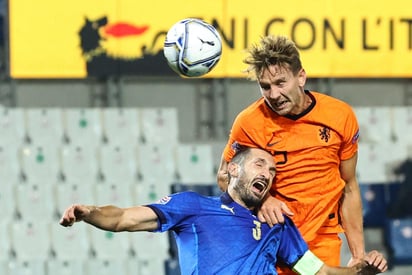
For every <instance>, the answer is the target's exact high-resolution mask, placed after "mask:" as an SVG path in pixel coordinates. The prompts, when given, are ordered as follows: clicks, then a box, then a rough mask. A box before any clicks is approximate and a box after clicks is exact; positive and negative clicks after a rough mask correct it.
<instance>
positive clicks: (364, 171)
mask: <svg viewBox="0 0 412 275" xmlns="http://www.w3.org/2000/svg"><path fill="white" fill-rule="evenodd" d="M383 147H384V146H383V145H378V144H369V143H362V142H360V143H359V153H358V168H357V177H358V180H359V182H361V183H366V184H370V183H385V182H387V181H388V173H387V172H388V171H386V170H385V159H386V156H387V153H386V152H387V151H385V150H383V149H382V148H383Z"/></svg>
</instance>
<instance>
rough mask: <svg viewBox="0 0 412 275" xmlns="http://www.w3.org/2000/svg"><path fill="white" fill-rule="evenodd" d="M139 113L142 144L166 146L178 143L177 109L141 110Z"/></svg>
mask: <svg viewBox="0 0 412 275" xmlns="http://www.w3.org/2000/svg"><path fill="white" fill-rule="evenodd" d="M139 112H140V119H141V123H140V125H141V127H142V128H141V133H142V138H143V140H142V141H143V143H149V144H168V145H175V144H177V143H178V138H179V125H178V118H177V109H175V108H141V109H139Z"/></svg>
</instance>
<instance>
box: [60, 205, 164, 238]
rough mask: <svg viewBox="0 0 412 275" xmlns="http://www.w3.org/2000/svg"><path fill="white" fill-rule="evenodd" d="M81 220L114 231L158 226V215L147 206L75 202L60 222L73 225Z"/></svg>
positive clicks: (141, 229)
mask: <svg viewBox="0 0 412 275" xmlns="http://www.w3.org/2000/svg"><path fill="white" fill-rule="evenodd" d="M79 221H84V222H86V223H89V224H91V225H93V226H95V227H97V228H100V229H103V230H107V231H112V232H120V231H151V230H155V229H157V228H158V223H157V215H156V214H155V212H154V211H153V210H152V209H151V208H149V207H145V206H135V207H130V208H119V207H117V206H113V205H107V206H92V205H81V204H73V205H71V206H70V207H68V208H67V209H66V210H65V211H64V213H63V216H62V217H61V219H60V224H61V225H62V226H72V225H73V224H74V223H75V222H79Z"/></svg>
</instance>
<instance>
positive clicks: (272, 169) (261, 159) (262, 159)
mask: <svg viewBox="0 0 412 275" xmlns="http://www.w3.org/2000/svg"><path fill="white" fill-rule="evenodd" d="M256 161H257V162H264V163H267V161H266V160H265V159H264V158H258V159H257V160H256ZM269 170H270V171H272V172H276V167H275V166H271V167H269Z"/></svg>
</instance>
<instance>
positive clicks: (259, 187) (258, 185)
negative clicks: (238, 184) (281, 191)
mask: <svg viewBox="0 0 412 275" xmlns="http://www.w3.org/2000/svg"><path fill="white" fill-rule="evenodd" d="M252 186H253V189H254V191H255V192H257V193H260V194H261V193H263V191H265V188H266V182H264V181H262V180H259V181H256V182H254V183H253V185H252Z"/></svg>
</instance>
